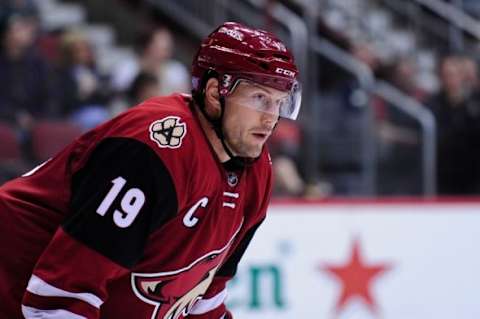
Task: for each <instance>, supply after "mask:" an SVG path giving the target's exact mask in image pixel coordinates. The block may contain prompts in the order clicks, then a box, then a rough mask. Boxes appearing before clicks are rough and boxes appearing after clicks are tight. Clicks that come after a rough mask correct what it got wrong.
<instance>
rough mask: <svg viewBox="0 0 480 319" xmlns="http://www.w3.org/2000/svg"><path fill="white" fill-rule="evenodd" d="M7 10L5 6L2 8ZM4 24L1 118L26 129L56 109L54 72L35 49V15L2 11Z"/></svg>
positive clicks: (0, 49)
mask: <svg viewBox="0 0 480 319" xmlns="http://www.w3.org/2000/svg"><path fill="white" fill-rule="evenodd" d="M2 10H4V7H2ZM2 13H3V15H2V20H1V21H0V43H1V44H0V45H1V47H0V83H2V85H0V118H1V119H2V120H7V121H9V122H11V123H13V124H14V125H18V126H20V127H22V128H23V129H29V128H30V127H31V125H32V123H33V119H34V117H35V118H38V117H43V116H46V115H47V114H49V113H50V112H51V109H52V108H53V94H52V93H53V87H52V86H51V72H50V69H49V67H48V65H47V63H46V61H45V60H44V59H43V58H42V57H41V56H40V55H39V54H38V52H37V50H36V47H35V39H36V34H37V26H38V23H37V19H36V17H35V16H34V15H32V12H31V11H29V10H26V11H22V10H20V11H17V10H15V9H13V10H11V11H8V12H5V11H4V12H2Z"/></svg>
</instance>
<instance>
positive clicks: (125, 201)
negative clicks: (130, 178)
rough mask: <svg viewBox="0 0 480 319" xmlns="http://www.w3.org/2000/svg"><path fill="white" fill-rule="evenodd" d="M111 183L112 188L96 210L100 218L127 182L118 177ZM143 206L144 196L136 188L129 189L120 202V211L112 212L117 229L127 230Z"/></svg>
mask: <svg viewBox="0 0 480 319" xmlns="http://www.w3.org/2000/svg"><path fill="white" fill-rule="evenodd" d="M112 183H113V186H112V188H111V189H110V191H109V192H108V194H107V196H105V198H104V199H103V201H102V202H101V203H100V206H98V208H97V214H99V215H101V216H105V214H106V213H107V211H108V210H109V209H110V206H112V203H113V201H114V200H115V199H116V198H117V197H118V195H119V194H120V192H121V191H122V189H123V187H124V186H125V184H126V183H127V181H126V180H125V178H123V177H121V176H119V177H117V178H115V179H114V180H112ZM143 204H145V194H144V193H143V192H142V191H141V190H140V189H138V188H131V189H129V190H128V191H127V192H126V193H125V194H124V195H123V197H122V200H121V202H120V207H121V210H119V209H115V211H114V212H113V221H114V222H115V224H116V225H117V226H118V227H121V228H127V227H128V226H130V225H131V224H132V223H133V221H134V220H135V218H136V217H137V215H138V213H139V212H140V210H141V209H142V207H143Z"/></svg>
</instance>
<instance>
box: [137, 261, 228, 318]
mask: <svg viewBox="0 0 480 319" xmlns="http://www.w3.org/2000/svg"><path fill="white" fill-rule="evenodd" d="M218 257H219V255H218V254H217V253H212V254H209V255H207V256H204V257H203V258H202V259H201V260H198V261H197V262H196V263H195V264H193V265H191V267H190V268H188V269H182V270H181V271H179V272H167V273H157V274H138V273H134V274H132V279H131V281H132V287H133V290H134V292H135V294H136V295H137V297H139V298H140V299H141V300H143V301H144V302H146V303H149V304H151V305H154V306H155V310H154V312H153V314H152V317H151V319H178V318H183V317H186V316H188V314H189V313H190V311H191V309H192V307H193V306H194V305H195V303H196V302H197V301H198V300H200V299H202V297H203V295H204V294H205V292H206V291H207V289H208V287H209V286H210V284H211V283H212V280H213V277H214V276H215V272H216V271H217V269H218V267H219V266H220V263H219V261H220V260H221V258H218ZM217 258H218V259H217ZM181 316H182V317H181Z"/></svg>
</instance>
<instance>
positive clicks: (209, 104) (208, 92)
mask: <svg viewBox="0 0 480 319" xmlns="http://www.w3.org/2000/svg"><path fill="white" fill-rule="evenodd" d="M205 109H206V111H207V113H208V115H210V116H211V117H212V118H214V119H216V118H218V117H219V116H220V114H221V110H222V106H221V104H220V95H219V93H218V80H217V79H215V78H210V79H209V80H208V81H207V84H206V85H205Z"/></svg>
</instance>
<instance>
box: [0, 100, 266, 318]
mask: <svg viewBox="0 0 480 319" xmlns="http://www.w3.org/2000/svg"><path fill="white" fill-rule="evenodd" d="M270 165H271V163H270V160H269V155H268V153H267V152H266V151H265V150H264V151H263V152H262V154H261V156H260V158H259V159H258V160H257V161H256V162H255V163H254V164H253V165H251V166H246V167H244V168H238V167H234V166H229V163H228V162H227V163H224V164H222V163H220V162H219V161H218V159H217V157H216V155H215V153H214V152H213V149H212V148H211V146H210V144H209V142H208V140H207V138H206V136H205V135H204V133H203V130H202V128H201V126H200V124H199V122H198V119H197V118H196V117H195V115H194V113H193V110H192V109H191V107H190V98H189V97H187V96H183V95H172V96H169V97H161V98H154V99H151V100H148V101H146V102H144V103H143V104H141V105H139V106H136V107H134V108H132V109H130V110H129V111H127V112H125V113H123V114H121V115H120V116H118V117H116V118H114V119H112V120H111V121H109V122H107V123H105V124H103V125H102V126H100V127H98V128H96V129H95V130H93V131H90V132H88V133H86V134H85V135H83V136H82V137H80V138H79V139H77V140H76V141H75V142H73V143H72V144H70V145H69V146H68V147H66V148H65V149H64V150H63V151H62V152H60V153H59V154H57V155H56V156H55V157H53V158H52V159H50V160H48V161H47V162H45V163H43V164H42V165H40V166H38V167H37V168H35V169H33V170H32V171H31V172H28V173H26V174H25V175H23V176H22V177H19V178H17V179H15V180H13V181H10V182H8V183H6V184H5V185H3V186H2V187H0V283H1V284H0V318H9V319H15V318H22V314H23V316H25V317H26V318H52V319H53V318H55V319H56V318H66V319H69V318H74V319H77V318H105V319H108V318H136V319H139V318H145V319H146V318H152V319H157V318H158V319H176V318H186V317H188V318H199V319H200V318H202V319H203V318H205V319H206V318H208V319H220V318H231V314H230V313H229V312H228V311H227V309H226V308H225V305H224V299H225V296H226V288H225V284H226V282H227V281H228V280H229V279H230V278H231V277H232V276H233V275H234V274H235V271H236V267H237V264H238V262H239V260H240V258H241V256H242V254H243V252H244V250H245V249H246V247H247V245H248V243H249V241H250V239H251V238H252V236H253V234H254V232H255V230H256V228H257V227H258V225H259V224H260V223H261V222H262V220H263V219H264V217H265V212H266V208H267V204H268V201H269V197H270V192H271V167H270Z"/></svg>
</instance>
